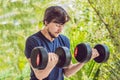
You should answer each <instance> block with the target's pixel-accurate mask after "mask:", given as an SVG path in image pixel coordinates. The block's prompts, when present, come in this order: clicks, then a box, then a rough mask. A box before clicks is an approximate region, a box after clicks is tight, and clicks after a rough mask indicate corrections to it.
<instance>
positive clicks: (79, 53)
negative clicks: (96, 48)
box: [74, 43, 92, 62]
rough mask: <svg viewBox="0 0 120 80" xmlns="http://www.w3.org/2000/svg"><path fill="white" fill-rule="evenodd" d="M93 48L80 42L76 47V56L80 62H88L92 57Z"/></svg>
mask: <svg viewBox="0 0 120 80" xmlns="http://www.w3.org/2000/svg"><path fill="white" fill-rule="evenodd" d="M91 55H92V50H91V47H90V45H89V44H87V43H80V44H78V45H77V46H76V47H75V50H74V57H75V58H76V60H77V61H78V62H88V61H89V60H90V59H91Z"/></svg>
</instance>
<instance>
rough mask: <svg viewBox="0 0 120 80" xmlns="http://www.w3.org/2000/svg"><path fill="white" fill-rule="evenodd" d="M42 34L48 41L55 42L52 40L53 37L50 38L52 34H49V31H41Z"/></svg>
mask: <svg viewBox="0 0 120 80" xmlns="http://www.w3.org/2000/svg"><path fill="white" fill-rule="evenodd" d="M41 33H42V34H43V35H44V36H45V37H46V38H47V39H48V40H50V41H51V42H52V41H53V40H54V38H52V37H51V36H50V34H49V33H48V31H47V29H45V28H44V29H43V30H41Z"/></svg>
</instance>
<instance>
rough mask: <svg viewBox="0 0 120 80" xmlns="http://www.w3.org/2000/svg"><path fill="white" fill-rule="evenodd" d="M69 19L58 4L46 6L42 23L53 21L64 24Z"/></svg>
mask: <svg viewBox="0 0 120 80" xmlns="http://www.w3.org/2000/svg"><path fill="white" fill-rule="evenodd" d="M69 19H70V17H69V15H68V14H67V12H66V11H65V10H64V9H63V8H62V7H60V6H51V7H48V8H47V9H46V11H45V14H44V19H43V23H44V24H45V21H46V22H47V24H49V23H50V22H51V21H53V22H55V23H61V24H64V23H66V22H68V21H69Z"/></svg>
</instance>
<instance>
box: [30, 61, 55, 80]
mask: <svg viewBox="0 0 120 80" xmlns="http://www.w3.org/2000/svg"><path fill="white" fill-rule="evenodd" d="M29 63H30V66H31V68H32V70H33V71H34V74H35V76H36V78H37V79H39V80H42V79H44V78H46V77H47V76H48V75H49V74H50V72H51V71H52V69H53V68H51V67H50V68H49V66H46V68H45V69H43V70H38V69H35V68H33V66H32V65H31V61H30V59H29Z"/></svg>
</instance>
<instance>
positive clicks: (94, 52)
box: [92, 49, 99, 59]
mask: <svg viewBox="0 0 120 80" xmlns="http://www.w3.org/2000/svg"><path fill="white" fill-rule="evenodd" d="M98 56H99V53H98V51H97V50H96V49H92V59H94V58H96V57H98Z"/></svg>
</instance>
